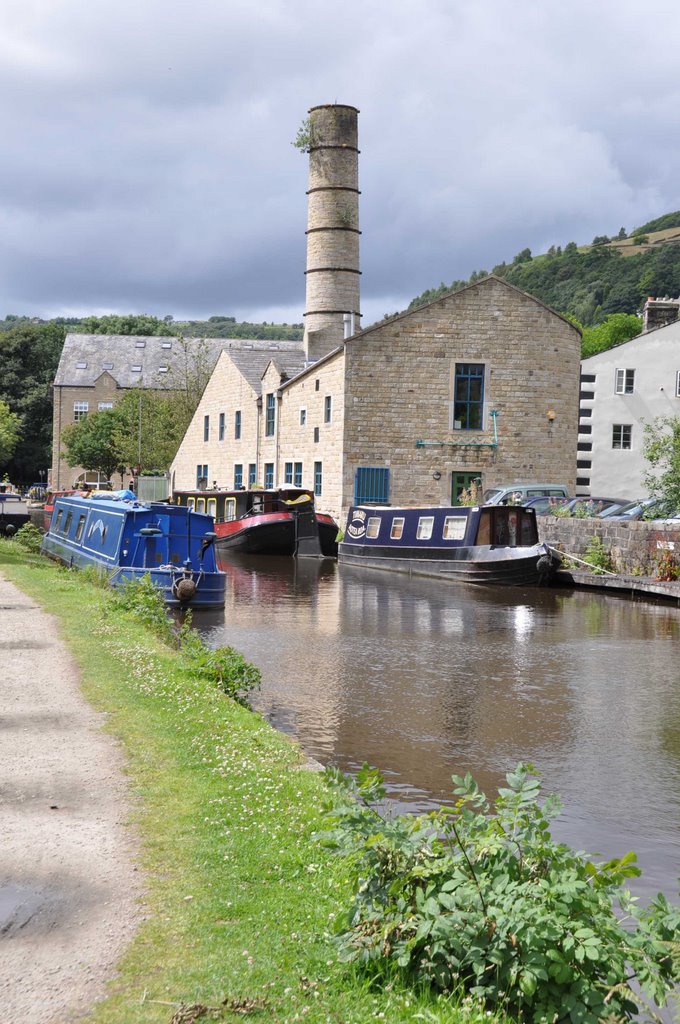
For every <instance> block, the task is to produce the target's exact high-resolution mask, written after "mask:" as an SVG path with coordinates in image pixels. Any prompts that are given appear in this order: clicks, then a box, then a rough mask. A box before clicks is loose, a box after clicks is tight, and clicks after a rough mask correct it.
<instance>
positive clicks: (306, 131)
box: [291, 117, 314, 153]
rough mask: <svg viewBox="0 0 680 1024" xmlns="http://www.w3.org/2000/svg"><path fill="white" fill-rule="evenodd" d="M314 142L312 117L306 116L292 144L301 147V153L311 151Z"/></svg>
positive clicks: (297, 147)
mask: <svg viewBox="0 0 680 1024" xmlns="http://www.w3.org/2000/svg"><path fill="white" fill-rule="evenodd" d="M313 144H314V135H313V129H312V121H311V118H309V117H306V118H305V119H304V121H303V122H302V124H301V125H300V127H299V128H298V130H297V133H296V135H295V138H294V139H293V141H292V143H291V145H292V146H295V148H296V149H299V150H300V152H301V153H309V151H310V149H311V148H312V145H313Z"/></svg>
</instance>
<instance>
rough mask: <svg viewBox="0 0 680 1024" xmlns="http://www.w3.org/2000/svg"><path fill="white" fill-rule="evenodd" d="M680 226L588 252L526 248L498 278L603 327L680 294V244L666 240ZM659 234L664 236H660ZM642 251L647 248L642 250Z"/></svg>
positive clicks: (675, 216) (658, 224)
mask: <svg viewBox="0 0 680 1024" xmlns="http://www.w3.org/2000/svg"><path fill="white" fill-rule="evenodd" d="M676 227H680V213H678V212H676V213H670V214H666V215H665V216H663V217H659V218H657V219H656V220H655V221H650V222H649V223H648V224H644V225H642V226H641V227H640V228H636V230H635V232H633V233H632V235H631V236H630V238H629V239H626V235H625V231H624V229H623V228H622V229H621V231H619V233H618V236H616V237H614V238H612V239H610V238H609V237H608V236H607V235H597V236H596V237H595V238H594V239H593V244H592V245H591V246H584V247H582V248H579V247H578V246H577V245H576V244H575V243H574V242H569V243H567V245H565V246H564V248H562V247H561V246H551V247H550V249H549V250H548V252H547V253H544V254H543V255H540V256H532V254H531V250H530V249H522V250H521V252H519V253H518V254H517V255H516V256H515V257H514V259H513V260H512V262H510V263H505V262H503V263H499V264H497V265H496V266H495V267H494V268H493V273H494V274H497V275H499V276H500V277H503V278H505V280H507V281H509V282H510V284H514V285H516V286H517V287H518V288H521V289H522V290H523V291H526V292H528V293H529V294H530V295H534V296H535V297H536V298H537V299H540V300H541V301H542V302H544V303H545V304H546V305H548V306H550V307H551V308H552V309H555V310H558V311H559V312H562V313H564V314H568V315H570V316H571V317H574V318H575V319H576V320H577V321H578V323H579V324H583V325H584V326H585V327H586V328H590V327H597V326H598V325H600V324H602V323H603V322H605V321H606V320H607V317H608V316H609V315H610V314H630V315H633V316H634V315H637V314H638V313H639V311H640V310H641V308H642V306H643V305H644V302H645V300H646V298H647V297H648V296H649V295H675V296H677V295H680V243H679V242H678V241H677V239H669V240H666V237H665V236H664V235H663V232H664V231H668V230H669V229H671V228H676ZM655 232H661V233H662V234H661V235H660V236H658V237H654V233H655ZM641 246H646V248H644V249H642V251H637V250H638V248H640V247H641ZM484 276H486V271H482V270H479V271H475V272H474V273H473V274H472V275H471V276H470V278H469V279H468V280H467V281H462V280H455V281H452V282H451V284H444V283H442V284H440V285H439V287H437V288H430V289H428V290H427V291H425V292H423V293H422V294H421V295H419V296H417V297H416V298H415V299H413V301H412V302H411V303H410V305H409V307H408V308H409V309H414V308H416V307H417V306H421V305H423V304H424V303H426V302H430V301H433V300H434V299H437V298H440V297H441V296H442V295H445V294H448V293H449V292H452V291H458V290H459V289H460V288H464V287H465V286H466V285H468V284H472V283H474V282H475V281H477V280H479V279H480V277H484ZM633 336H634V335H633ZM584 340H585V339H584ZM620 340H627V338H624V339H619V338H613V339H612V344H618V343H619V341H620ZM595 351H601V349H600V348H598V347H596V348H593V349H592V351H586V352H584V354H585V355H591V354H592V352H595Z"/></svg>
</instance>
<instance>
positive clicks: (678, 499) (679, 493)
mask: <svg viewBox="0 0 680 1024" xmlns="http://www.w3.org/2000/svg"><path fill="white" fill-rule="evenodd" d="M642 453H643V455H644V457H645V459H646V460H647V462H648V463H649V469H648V470H647V472H646V473H645V475H644V481H645V486H646V487H647V488H648V490H649V496H650V497H651V498H659V499H661V501H663V503H664V505H665V506H666V507H668V508H671V509H676V510H677V509H680V417H678V416H657V418H656V419H655V420H654V421H653V422H652V423H645V427H644V441H643V446H642Z"/></svg>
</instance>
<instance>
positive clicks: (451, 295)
mask: <svg viewBox="0 0 680 1024" xmlns="http://www.w3.org/2000/svg"><path fill="white" fill-rule="evenodd" d="M490 282H494V283H496V284H501V285H503V287H504V288H508V289H509V290H510V291H513V292H516V293H517V294H518V295H521V296H523V297H524V298H525V299H529V301H530V302H534V303H536V305H537V306H540V307H541V308H542V309H545V310H547V312H548V313H552V315H553V316H554V317H557V319H558V320H562V321H564V323H566V324H569V326H570V327H572V328H573V329H574V331H576V333H577V334H578V335H579V337H580V336H581V331H580V330H579V329H578V327H575V326H574V324H572V323H571V321H570V320H568V319H567V318H566V317H565V316H562V314H561V313H556V312H555V310H554V309H551V308H550V306H546V305H545V303H544V302H541V300H540V299H537V298H535V297H534V296H533V295H530V294H529V293H528V292H523V291H522V289H521V288H517V287H515V285H514V284H510V282H509V281H506V280H505V279H504V278H502V277H498V276H497V275H496V274H489V276H488V277H484V278H482V279H481V281H474V282H473V283H472V284H468V285H466V286H465V288H460V289H459V290H458V291H455V292H447V293H446V294H445V295H440V296H438V298H436V299H433V300H432V301H431V302H426V303H424V304H423V305H422V306H416V308H415V309H407V310H406V311H405V312H403V313H397V314H395V316H391V317H386V318H385V319H384V320H378V321H377V323H375V324H371V326H370V327H367V328H366V329H365V330H363V331H357V333H356V334H353V335H352V336H351V337H349V338H347V339H346V340H345V341H344V342H343V343H342V345H339V346H338V347H337V348H334V349H332V350H331V351H330V352H327V353H326V355H324V356H322V357H321V358H320V359H317V361H316V362H314V363H311V364H310V365H308V366H304V367H303V368H302V369H301V370H300V372H299V373H298V378H299V377H303V376H304V375H305V374H307V373H311V372H313V371H314V370H315V369H316V368H318V367H319V366H322V365H323V364H324V363H326V362H328V361H329V360H330V359H332V358H333V357H334V356H336V355H337V354H338V352H341V351H342V349H343V346H344V345H353V344H354V343H355V342H357V341H362V340H363V339H365V338H367V337H369V336H370V335H371V334H374V333H375V332H376V331H379V330H382V329H383V328H384V327H385V326H386V325H387V324H394V323H397V322H399V321H403V320H407V319H408V318H409V317H418V316H419V315H421V314H422V311H423V310H424V309H428V308H430V307H431V306H435V305H437V303H440V302H449V301H452V300H453V301H454V302H455V300H456V299H458V297H459V296H460V295H462V294H463V293H464V292H467V291H470V290H472V289H473V288H483V287H485V286H487V285H488V284H489V283H490ZM292 383H294V381H293V380H288V381H286V383H285V384H284V385H282V386H283V387H288V385H289V384H292Z"/></svg>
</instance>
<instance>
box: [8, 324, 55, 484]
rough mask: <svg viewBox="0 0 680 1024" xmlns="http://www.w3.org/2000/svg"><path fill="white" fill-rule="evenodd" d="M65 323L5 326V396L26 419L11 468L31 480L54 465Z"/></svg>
mask: <svg viewBox="0 0 680 1024" xmlns="http://www.w3.org/2000/svg"><path fill="white" fill-rule="evenodd" d="M65 333H66V332H65V329H64V326H63V325H61V324H56V323H47V324H34V323H30V322H21V323H17V324H15V326H13V327H11V328H10V329H9V330H4V331H0V367H1V368H2V370H1V372H0V401H4V402H6V403H7V404H8V405H9V407H10V409H11V411H12V412H13V413H15V414H16V415H17V416H18V417H19V418H20V420H21V424H22V430H21V436H20V437H19V440H18V442H17V445H16V447H15V449H14V454H13V456H12V459H11V461H10V463H9V465H8V467H7V471H8V473H9V475H10V477H11V478H12V480H14V481H15V482H16V483H19V484H30V483H32V482H33V481H34V480H38V479H40V473H43V474H44V473H45V470H46V469H47V467H48V466H49V465H50V461H51V447H52V384H53V382H54V377H55V374H56V371H57V366H58V365H59V358H60V356H61V350H62V348H63V347H64V337H65Z"/></svg>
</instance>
